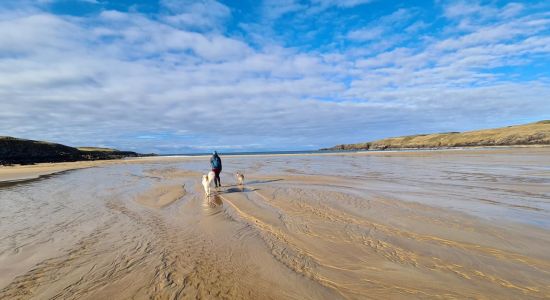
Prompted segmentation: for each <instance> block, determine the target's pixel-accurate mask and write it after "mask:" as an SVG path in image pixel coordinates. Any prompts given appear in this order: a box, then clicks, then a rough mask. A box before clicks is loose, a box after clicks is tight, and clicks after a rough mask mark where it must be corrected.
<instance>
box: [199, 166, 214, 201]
mask: <svg viewBox="0 0 550 300" xmlns="http://www.w3.org/2000/svg"><path fill="white" fill-rule="evenodd" d="M215 176H216V174H215V173H214V172H213V171H210V172H208V175H202V186H203V187H204V193H205V194H206V196H210V186H211V185H212V181H214V177H215Z"/></svg>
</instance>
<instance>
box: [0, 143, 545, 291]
mask: <svg viewBox="0 0 550 300" xmlns="http://www.w3.org/2000/svg"><path fill="white" fill-rule="evenodd" d="M545 154H546V153H545ZM452 155H456V154H452ZM306 158H307V159H303V161H300V158H294V161H293V168H295V169H300V170H301V172H300V173H299V174H297V173H295V172H291V171H288V169H289V167H288V165H287V161H285V160H284V159H282V158H281V157H273V158H268V159H263V160H262V162H258V161H256V160H255V159H248V158H236V159H234V160H231V159H227V160H226V161H227V163H226V166H227V167H226V168H228V170H231V169H232V168H235V169H237V168H239V169H241V170H242V169H245V170H248V172H247V180H248V181H247V183H246V184H245V186H244V187H239V186H237V185H235V182H234V179H233V178H232V177H230V176H226V177H222V180H228V182H224V184H225V186H224V187H222V188H221V189H219V190H218V191H217V192H216V193H215V194H214V195H213V196H212V197H210V198H205V197H204V195H203V191H202V186H201V184H200V174H201V172H200V169H199V167H198V166H199V164H198V163H197V162H196V161H195V160H190V161H186V160H182V161H181V162H172V161H170V162H165V163H149V162H148V163H143V164H132V165H116V164H115V165H108V166H103V167H97V168H93V169H85V170H77V171H73V172H68V173H63V174H61V175H55V176H52V177H50V178H48V179H44V180H37V181H32V182H26V183H22V184H19V185H11V186H5V187H3V188H2V189H0V201H1V205H2V211H0V221H1V223H0V229H1V231H0V298H1V299H30V298H40V299H44V298H51V299H108V298H110V299H112V298H122V299H127V298H132V299H196V298H206V299H210V298H215V299H365V298H367V299H381V298H403V299H411V298H413V299H414V298H421V299H424V298H458V299H464V298H489V297H490V298H497V299H511V298H513V299H517V298H522V299H525V298H527V299H544V298H550V286H549V285H548V282H550V254H549V253H548V251H547V249H550V233H549V231H548V228H547V227H546V226H544V224H543V226H534V225H532V224H529V222H528V221H526V222H511V221H509V220H507V219H503V218H497V216H498V215H495V216H493V217H494V218H493V220H490V219H488V218H480V217H479V215H481V214H482V213H481V212H479V211H477V212H476V211H474V210H475V209H476V206H470V209H472V211H471V212H469V213H465V212H464V208H465V207H468V206H462V205H465V204H463V203H461V204H460V206H457V208H458V210H457V209H449V208H448V207H445V203H453V202H448V201H450V200H449V199H444V197H445V196H448V197H451V198H452V197H458V196H456V195H458V194H459V193H462V197H463V199H464V201H470V202H472V203H473V202H475V201H478V200H477V199H478V198H479V199H483V200H479V202H475V203H480V204H479V205H481V206H479V207H482V208H483V205H487V204H488V203H490V205H493V206H497V207H498V209H501V210H507V212H508V213H512V212H515V213H517V214H520V213H521V214H524V215H523V216H531V215H532V214H535V213H536V214H539V215H540V214H544V213H545V212H546V206H545V205H546V202H548V201H547V198H545V195H546V193H547V191H546V190H545V189H544V187H542V186H541V185H544V184H546V182H547V180H548V177H547V175H548V174H547V173H545V172H546V171H544V170H538V169H536V168H535V167H533V169H532V170H529V171H528V174H529V175H525V176H523V177H522V180H518V181H515V184H514V186H511V185H508V186H507V187H504V185H502V186H501V185H499V184H496V185H494V184H490V183H489V182H490V181H487V178H488V175H487V174H488V173H492V172H493V171H492V168H493V167H494V166H496V165H498V164H492V163H491V162H490V161H489V162H488V161H484V162H483V163H482V162H481V161H478V162H477V163H476V165H475V168H474V167H472V171H471V176H468V172H467V170H465V167H464V166H463V165H460V166H459V165H456V166H455V165H452V166H450V164H451V162H452V163H454V160H455V159H456V156H452V157H443V158H442V157H435V161H433V162H432V163H433V164H432V165H430V157H420V158H416V159H418V160H422V161H423V163H422V166H423V167H424V168H427V167H431V168H433V169H434V172H437V171H436V170H441V169H445V170H446V172H447V174H450V175H449V176H453V179H452V180H450V181H449V179H442V177H426V176H416V177H414V178H412V177H407V176H405V177H401V178H400V177H399V176H398V175H397V174H398V173H397V172H396V171H391V172H390V173H388V174H386V173H381V172H379V173H376V169H375V167H373V165H375V164H376V163H379V162H378V161H374V162H373V161H372V160H368V161H369V162H370V166H371V168H373V169H374V170H373V172H374V174H375V175H373V174H364V175H361V174H360V173H358V172H356V173H353V174H350V175H346V174H347V173H346V172H344V171H345V170H348V169H346V166H353V165H356V166H360V165H361V163H362V162H361V159H362V157H357V156H343V157H333V158H331V159H326V160H324V161H322V162H323V163H324V164H328V165H329V167H328V169H325V171H323V172H320V171H319V169H317V167H316V161H315V160H314V158H312V157H306ZM399 158H400V157H399V156H397V157H381V158H379V159H382V160H384V159H391V160H393V159H399ZM369 159H372V158H370V157H369ZM468 159H471V158H470V157H468ZM541 159H543V158H541ZM426 160H428V161H426ZM466 161H467V160H466ZM416 162H417V161H414V160H413V162H411V163H410V164H414V163H416ZM317 163H319V162H317ZM243 166H250V168H249V169H247V168H245V167H243ZM523 168H526V166H525V165H524V166H523ZM458 169H460V170H458ZM474 169H475V172H474V171H473V170H474ZM524 170H525V169H524ZM422 172H424V171H422ZM453 172H454V173H453ZM333 173H334V174H339V175H338V176H332V175H331V174H333ZM222 175H223V174H222ZM457 176H459V177H457ZM491 176H493V177H494V178H495V180H496V182H497V183H498V182H499V181H501V180H504V181H508V180H513V179H507V178H504V179H503V178H499V177H498V176H496V175H494V173H493V175H491ZM516 176H519V175H516ZM228 177H229V179H228ZM443 178H444V177H443ZM526 186H528V187H534V188H532V189H531V188H527V187H526ZM472 190H475V191H477V192H476V194H479V196H476V195H470V193H471V191H472ZM479 191H483V193H479ZM481 195H483V196H481ZM422 197H424V198H426V200H424V201H419V200H418V199H420V198H422ZM513 197H523V198H524V199H523V200H522V202H517V200H516V202H510V201H511V200H510V199H511V198H513ZM428 198H429V199H428ZM434 198H437V199H439V200H440V201H441V203H440V204H439V205H435V204H433V203H434V202H435V201H436V200H437V199H434ZM484 200H488V201H490V202H487V201H484ZM537 201H538V202H537ZM545 201H546V202H545ZM532 206H533V207H536V208H537V209H538V210H531V209H529V208H528V207H532ZM515 218H517V219H519V217H518V216H517V215H516V216H515Z"/></svg>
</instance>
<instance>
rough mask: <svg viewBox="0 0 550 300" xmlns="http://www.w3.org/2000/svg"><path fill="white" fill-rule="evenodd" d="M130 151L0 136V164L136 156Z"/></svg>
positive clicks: (136, 154)
mask: <svg viewBox="0 0 550 300" xmlns="http://www.w3.org/2000/svg"><path fill="white" fill-rule="evenodd" d="M137 156H140V154H138V153H135V152H130V151H118V150H111V151H81V150H79V149H77V148H73V147H69V146H65V145H61V144H55V143H48V142H41V141H33V140H24V139H18V138H13V137H0V165H10V164H33V163H42V162H69V161H83V160H100V159H119V158H124V157H137Z"/></svg>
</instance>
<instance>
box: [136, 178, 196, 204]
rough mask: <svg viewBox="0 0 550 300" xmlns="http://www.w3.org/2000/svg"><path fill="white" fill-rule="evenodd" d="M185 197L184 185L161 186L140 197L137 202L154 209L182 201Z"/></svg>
mask: <svg viewBox="0 0 550 300" xmlns="http://www.w3.org/2000/svg"><path fill="white" fill-rule="evenodd" d="M184 195H185V188H184V187H183V186H182V185H177V184H176V185H159V186H154V187H153V188H151V189H149V190H148V191H146V192H144V193H142V194H140V195H138V196H137V197H136V202H138V203H139V204H143V205H145V206H149V207H153V208H162V207H165V206H167V205H170V204H172V203H174V202H175V201H177V200H178V199H181V198H182V197H183V196H184Z"/></svg>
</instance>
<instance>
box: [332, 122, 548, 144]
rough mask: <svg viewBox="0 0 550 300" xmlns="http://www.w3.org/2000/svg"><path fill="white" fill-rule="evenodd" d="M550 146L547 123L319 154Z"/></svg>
mask: <svg viewBox="0 0 550 300" xmlns="http://www.w3.org/2000/svg"><path fill="white" fill-rule="evenodd" d="M516 145H550V120H545V121H540V122H536V123H530V124H525V125H517V126H508V127H503V128H495V129H485V130H476V131H466V132H446V133H434V134H417V135H409V136H401V137H394V138H386V139H382V140H377V141H374V142H365V143H358V144H344V145H337V146H334V147H331V148H325V149H321V150H369V149H370V150H384V149H423V148H452V147H476V146H516Z"/></svg>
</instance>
